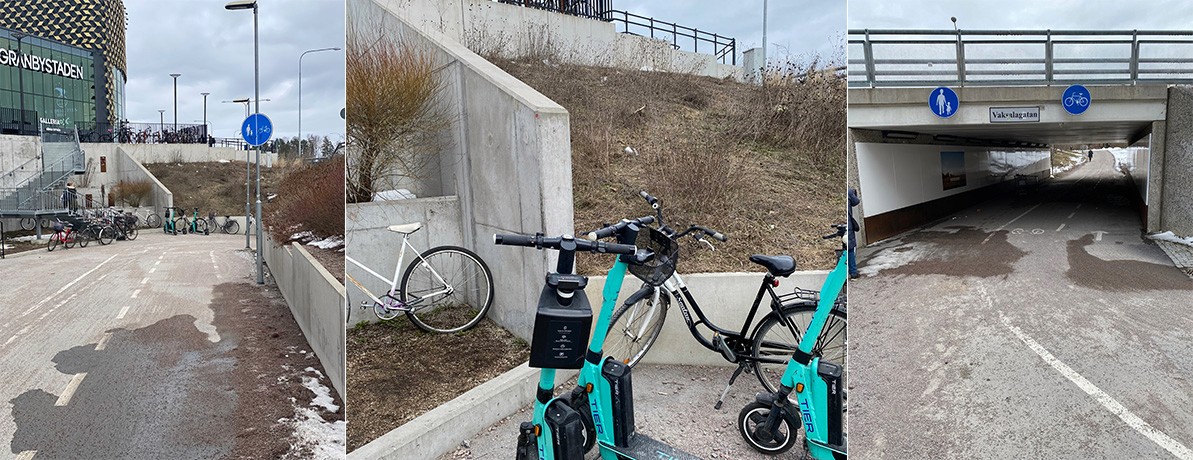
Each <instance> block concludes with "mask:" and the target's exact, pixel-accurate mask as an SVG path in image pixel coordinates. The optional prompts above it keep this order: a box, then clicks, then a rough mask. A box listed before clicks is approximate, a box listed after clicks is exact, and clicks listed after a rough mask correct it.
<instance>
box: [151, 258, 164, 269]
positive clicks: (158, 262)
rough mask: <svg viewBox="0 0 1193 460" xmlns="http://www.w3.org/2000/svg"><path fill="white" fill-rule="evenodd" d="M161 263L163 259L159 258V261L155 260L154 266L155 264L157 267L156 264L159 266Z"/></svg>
mask: <svg viewBox="0 0 1193 460" xmlns="http://www.w3.org/2000/svg"><path fill="white" fill-rule="evenodd" d="M161 264H162V261H161V259H158V261H157V262H154V263H153V266H154V267H156V266H158V265H161Z"/></svg>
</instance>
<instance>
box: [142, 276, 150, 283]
mask: <svg viewBox="0 0 1193 460" xmlns="http://www.w3.org/2000/svg"><path fill="white" fill-rule="evenodd" d="M148 282H149V277H148V276H146V277H144V278H141V284H145V283H148Z"/></svg>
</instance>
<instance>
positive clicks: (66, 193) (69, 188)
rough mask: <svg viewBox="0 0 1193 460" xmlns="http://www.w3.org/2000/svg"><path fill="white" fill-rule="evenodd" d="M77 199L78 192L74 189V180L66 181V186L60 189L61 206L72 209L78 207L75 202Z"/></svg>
mask: <svg viewBox="0 0 1193 460" xmlns="http://www.w3.org/2000/svg"><path fill="white" fill-rule="evenodd" d="M78 199H79V192H78V191H76V190H75V183H74V182H67V183H66V188H65V189H62V207H63V208H66V209H69V210H71V211H74V210H75V209H77V208H78V206H77V205H76V202H77V201H78Z"/></svg>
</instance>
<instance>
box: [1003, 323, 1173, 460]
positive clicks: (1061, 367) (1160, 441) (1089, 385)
mask: <svg viewBox="0 0 1193 460" xmlns="http://www.w3.org/2000/svg"><path fill="white" fill-rule="evenodd" d="M1002 322H1003V324H1004V325H1005V326H1006V327H1007V329H1010V330H1011V333H1013V334H1015V336H1016V337H1018V338H1019V340H1021V341H1023V343H1024V344H1027V347H1028V348H1030V349H1031V351H1034V352H1035V353H1036V354H1037V355H1039V356H1040V358H1042V359H1043V360H1044V362H1046V363H1048V365H1050V366H1052V368H1053V369H1056V371H1057V372H1060V374H1061V375H1063V376H1064V377H1065V378H1066V379H1069V381H1070V382H1073V384H1075V385H1077V387H1078V388H1080V389H1081V390H1082V391H1084V392H1085V393H1086V394H1088V395H1090V396H1091V397H1093V399H1094V400H1095V401H1097V402H1098V403H1099V404H1101V405H1102V407H1105V408H1106V410H1109V411H1110V413H1112V414H1114V415H1116V416H1118V418H1119V419H1121V420H1122V421H1123V422H1124V423H1126V424H1127V426H1129V427H1131V428H1134V429H1135V431H1138V432H1139V434H1142V435H1144V436H1146V437H1147V438H1148V439H1150V440H1151V441H1152V442H1154V443H1156V444H1157V445H1159V446H1160V447H1162V448H1164V450H1167V451H1168V452H1170V453H1171V454H1172V455H1175V456H1176V457H1177V458H1180V459H1182V460H1193V450H1190V449H1189V448H1188V447H1185V446H1184V445H1183V444H1181V443H1180V442H1179V441H1177V440H1175V439H1172V437H1171V436H1168V435H1167V434H1165V433H1164V432H1163V431H1160V430H1158V429H1156V428H1155V427H1153V426H1151V425H1149V424H1148V423H1147V422H1145V421H1144V420H1143V419H1141V418H1139V416H1137V415H1135V414H1134V413H1132V412H1131V411H1130V410H1129V409H1127V408H1126V406H1123V405H1122V404H1121V403H1119V402H1118V401H1117V400H1115V399H1114V398H1113V397H1112V396H1110V395H1109V394H1106V392H1104V391H1102V390H1101V389H1100V388H1098V387H1097V385H1094V384H1093V382H1090V381H1089V380H1088V379H1086V378H1085V377H1083V376H1082V375H1081V374H1079V373H1077V371H1075V370H1073V368H1071V367H1069V366H1068V365H1067V364H1065V363H1064V362H1061V360H1059V359H1056V356H1053V355H1052V353H1049V352H1048V350H1047V349H1045V348H1044V346H1042V345H1040V343H1039V342H1036V341H1035V340H1034V339H1032V338H1031V336H1028V335H1027V334H1025V333H1024V332H1023V331H1022V330H1020V329H1019V328H1017V327H1015V326H1014V325H1012V324H1011V321H1010V320H1008V319H1007V318H1006V317H1005V316H1004V317H1003V318H1002Z"/></svg>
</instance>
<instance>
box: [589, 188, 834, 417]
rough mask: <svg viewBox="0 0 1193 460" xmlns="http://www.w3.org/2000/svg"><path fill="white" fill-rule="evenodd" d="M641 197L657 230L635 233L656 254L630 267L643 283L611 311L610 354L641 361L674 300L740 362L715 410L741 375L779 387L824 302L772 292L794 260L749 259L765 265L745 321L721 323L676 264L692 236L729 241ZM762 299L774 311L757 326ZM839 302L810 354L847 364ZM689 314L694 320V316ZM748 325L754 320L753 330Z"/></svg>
mask: <svg viewBox="0 0 1193 460" xmlns="http://www.w3.org/2000/svg"><path fill="white" fill-rule="evenodd" d="M640 195H641V196H642V198H643V199H645V200H646V202H647V203H649V204H650V206H651V208H653V209H654V211H655V214H656V219H655V220H656V223H657V225H658V227H657V228H656V227H646V228H643V230H642V232H640V233H639V235H638V240H637V246H638V248H640V249H649V250H652V251H654V253H655V259H654V260H653V261H651V262H649V263H647V264H642V265H639V266H630V272H631V273H633V274H634V275H636V276H637V277H638V278H640V279H642V280H643V286H642V288H641V289H639V290H638V291H637V292H635V293H634V294H632V295H630V297H628V298H627V299H626V301H625V303H624V304H623V305H622V306H621V308H619V309H618V310H617V311H616V312H614V313H613V318H612V321H611V322H610V326H609V328H610V329H609V338H608V340H606V343H605V348H606V350H607V352H608V354H610V355H612V356H619V357H624V358H622V360H623V362H624V363H626V364H627V365H629V366H633V365H635V364H637V363H638V362H639V361H640V360H641V359H642V357H643V356H644V355H646V353H647V351H649V350H650V347H651V346H652V345H654V343H655V341H656V339H657V338H658V336H659V333H660V332H661V331H662V329H663V322H664V320H666V318H667V310H669V309H670V307H671V301H672V300H674V301H675V302H676V303H677V304H679V308H680V313H681V314H682V315H683V319H684V322H685V323H686V324H687V326H688V330H689V331H690V332H691V334H692V337H693V338H695V339H696V342H697V343H699V344H700V345H701V346H703V347H704V348H707V349H709V350H712V351H715V352H718V353H720V354H721V356H722V357H724V358H725V360H726V361H729V362H730V363H734V364H737V365H738V367H737V370H735V371H734V372H733V375H732V376H731V377H730V378H729V383H728V385H726V386H725V390H724V391H723V392H722V393H721V397H720V398H719V399H718V400H717V403H716V405H715V406H714V407H715V408H717V409H720V408H721V405H722V402H723V401H724V398H725V396H726V395H727V394H728V392H729V389H730V387H732V386H733V383H734V382H736V381H737V378H738V377H739V376H740V375H741V374H742V372H746V373H753V374H754V375H755V376H756V377H757V378H758V381H759V382H760V383H761V384H762V386H763V387H764V388H766V390H767V391H771V392H773V391H776V390H778V388H779V385H780V381H781V379H782V376H783V371H784V369H785V367H786V364H787V361H788V358H789V357H790V356H791V353H792V352H793V351H794V350H795V349H796V347H797V346H798V343H799V341H800V338H801V337H803V330H802V325H804V324H808V322H809V321H810V320H811V317H812V315H813V314H814V313H815V312H816V302H817V300H818V299H819V293H818V292H816V291H810V290H804V289H800V288H798V287H797V288H795V289H794V290H793V292H791V293H787V294H782V295H780V294H778V293H776V292H775V288H776V287H778V286H779V284H780V282H779V281H780V279H781V278H786V277H788V276H790V275H791V274H792V273H794V272H795V259H794V258H792V257H791V256H785V255H779V256H767V255H761V254H755V255H752V256H750V261H751V262H753V263H755V264H758V265H761V266H762V267H764V268H766V274H765V275H763V277H762V280H761V283H760V284H759V286H758V291H757V295H756V296H755V297H754V303H753V305H751V306H750V311H749V313H748V314H747V315H746V317H745V320H744V321H743V322H742V323H741V326H739V327H737V328H735V329H727V328H723V327H720V326H718V325H716V324H714V323H713V322H712V321H711V320H709V319H708V317H707V316H706V315H705V314H704V311H703V310H702V309H701V307H700V304H699V303H698V302H697V301H696V298H695V297H694V296H693V295H692V293H691V292H689V291H688V287H687V285H686V284H684V281H683V277H681V276H680V274H679V273H677V272H676V271H675V268H676V264H677V263H678V261H679V255H680V250H679V240H680V239H682V238H684V237H687V236H690V237H691V238H693V239H695V240H697V241H700V242H701V243H703V244H705V245H707V246H709V247H713V245H712V243H710V242H709V241H708V238H712V239H715V240H717V241H722V242H724V241H727V238H726V237H725V235H724V234H722V233H720V232H718V231H715V230H712V229H709V228H706V227H701V226H699V225H691V226H689V227H688V228H687V229H684V230H683V231H676V230H674V229H672V228H671V227H669V226H667V225H666V224H665V222H664V220H663V210H662V206H661V205H660V202H659V200H658V199H657V198H655V197H653V196H651V195H650V194H648V193H646V192H641V193H640ZM764 299H767V300H769V302H768V304H769V307H770V311H769V312H767V313H765V316H763V317H762V319H761V320H760V321H758V322H757V325H754V324H755V321H754V319H755V318H756V317H757V315H758V313H759V307H760V306H761V305H762V303H763V301H764ZM689 305H690V306H691V312H689V309H688V307H689ZM836 305H837V308H833V309H832V310H831V312H830V316H829V318H828V320H827V324H826V325H825V334H824V337H823V340H821V341H818V342H817V343H816V346H815V347H814V349H813V353H816V354H817V355H818V356H825V357H826V358H825V359H828V360H834V361H836V362H844V356H845V337H846V335H845V329H846V322H845V316H846V312H845V307H844V303H843V302H837V303H836ZM692 312H694V313H695V314H696V318H692V314H691V313H692ZM751 325H754V326H753V328H751ZM705 330H706V331H707V332H704V331H705ZM706 334H707V335H706Z"/></svg>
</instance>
